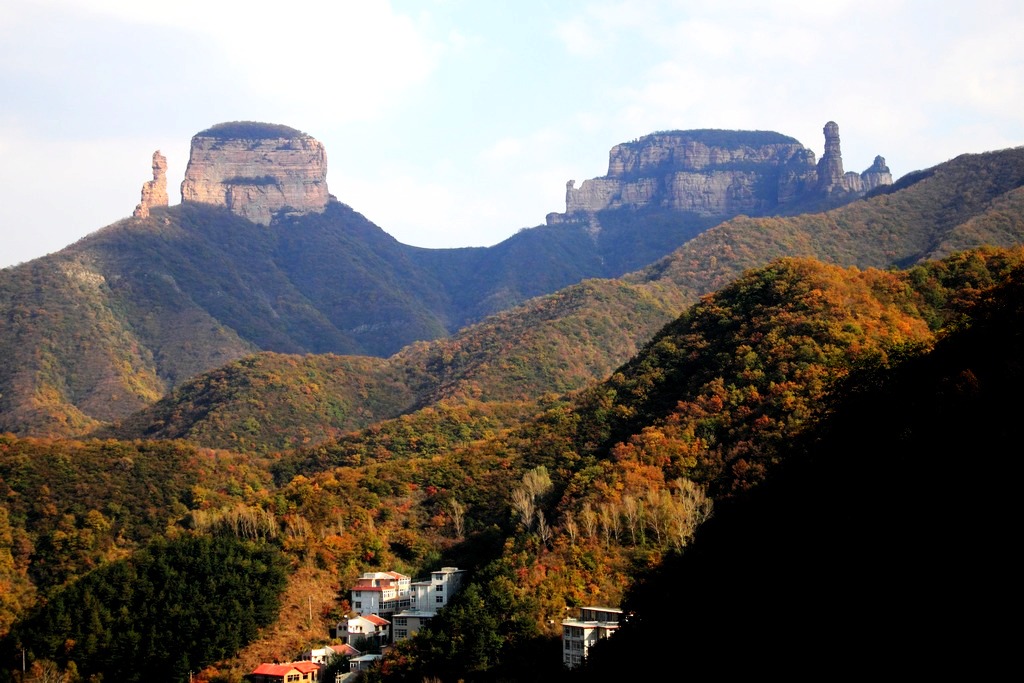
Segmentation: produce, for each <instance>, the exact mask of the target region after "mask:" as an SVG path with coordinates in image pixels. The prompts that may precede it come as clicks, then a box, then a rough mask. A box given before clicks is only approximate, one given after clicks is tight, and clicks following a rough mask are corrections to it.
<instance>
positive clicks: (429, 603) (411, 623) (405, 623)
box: [392, 567, 466, 641]
mask: <svg viewBox="0 0 1024 683" xmlns="http://www.w3.org/2000/svg"><path fill="white" fill-rule="evenodd" d="M465 575H466V570H465V569H458V568H457V567H441V568H440V569H438V570H437V571H434V572H431V573H430V578H429V579H424V580H422V581H414V582H413V583H412V596H411V597H412V599H411V601H410V602H411V606H410V607H409V608H408V609H404V610H402V611H401V612H398V613H397V614H395V615H394V616H393V617H392V619H393V620H394V625H393V628H392V631H393V633H394V637H395V640H396V641H399V640H404V639H406V638H411V637H412V636H413V635H414V634H415V633H416V632H417V631H419V630H420V629H421V628H423V627H424V626H425V625H427V624H428V623H430V620H431V619H432V618H433V617H434V616H435V615H437V611H438V610H439V609H441V608H442V607H444V606H445V605H447V604H448V601H449V600H450V599H451V598H452V596H453V595H455V594H456V593H458V592H459V589H460V588H461V587H462V580H463V578H464V577H465Z"/></svg>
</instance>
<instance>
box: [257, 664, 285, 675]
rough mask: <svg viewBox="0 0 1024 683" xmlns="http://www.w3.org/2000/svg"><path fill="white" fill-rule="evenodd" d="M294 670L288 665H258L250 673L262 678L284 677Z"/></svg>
mask: <svg viewBox="0 0 1024 683" xmlns="http://www.w3.org/2000/svg"><path fill="white" fill-rule="evenodd" d="M294 668H295V667H294V666H291V665H290V664H260V665H259V666H257V667H256V668H255V669H253V670H252V673H254V674H259V675H262V676H284V675H285V674H287V673H288V672H289V671H291V670H292V669H294Z"/></svg>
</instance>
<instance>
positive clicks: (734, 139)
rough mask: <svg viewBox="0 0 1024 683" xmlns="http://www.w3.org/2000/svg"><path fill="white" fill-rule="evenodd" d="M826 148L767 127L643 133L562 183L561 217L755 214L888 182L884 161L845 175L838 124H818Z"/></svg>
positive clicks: (553, 218) (860, 191) (552, 220)
mask: <svg viewBox="0 0 1024 683" xmlns="http://www.w3.org/2000/svg"><path fill="white" fill-rule="evenodd" d="M824 133H825V153H824V155H823V156H822V159H821V162H820V163H815V158H814V152H812V151H811V150H809V149H807V148H805V147H804V146H803V145H801V144H800V143H799V142H797V141H796V140H795V139H794V138H791V137H788V136H785V135H781V134H779V133H774V132H770V131H726V130H688V131H667V132H661V133H654V134H652V135H646V136H644V137H642V138H639V139H637V140H634V141H632V142H627V143H623V144H620V145H616V146H615V147H613V148H612V150H611V152H610V153H609V160H608V174H607V175H606V176H604V177H602V178H592V179H590V180H585V181H583V184H582V185H581V186H580V187H579V188H577V187H576V181H574V180H570V181H569V182H568V183H566V192H565V210H566V213H565V215H561V214H549V215H548V222H549V223H558V222H560V221H561V220H563V219H564V218H565V216H568V215H572V214H577V213H581V212H584V213H593V212H596V211H601V210H604V209H617V208H622V207H644V206H657V207H659V208H665V209H674V210H678V211H689V212H693V213H695V214H698V215H701V216H729V215H736V214H740V213H747V214H753V215H756V214H761V213H765V212H771V211H773V210H775V209H777V208H778V207H780V206H784V205H786V204H789V203H792V202H795V201H800V200H805V199H808V198H814V197H827V196H829V195H832V194H834V193H836V192H844V193H853V194H864V193H865V192H867V191H868V190H871V189H873V188H874V187H877V186H878V185H885V184H891V183H892V176H891V175H890V174H889V169H888V168H887V167H886V166H885V159H883V158H882V157H877V158H876V159H875V164H874V165H873V166H872V167H871V168H870V169H868V170H867V171H865V172H864V173H862V174H859V175H858V174H856V173H844V172H843V161H842V154H841V152H840V149H839V126H837V125H836V124H835V122H833V121H829V122H828V123H827V124H826V125H825V128H824Z"/></svg>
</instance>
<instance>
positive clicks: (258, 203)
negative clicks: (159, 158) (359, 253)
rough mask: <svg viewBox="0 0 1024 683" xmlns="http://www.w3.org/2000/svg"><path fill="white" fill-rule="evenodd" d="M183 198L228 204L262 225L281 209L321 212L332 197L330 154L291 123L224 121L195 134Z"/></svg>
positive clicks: (235, 210) (182, 192)
mask: <svg viewBox="0 0 1024 683" xmlns="http://www.w3.org/2000/svg"><path fill="white" fill-rule="evenodd" d="M181 200H182V202H201V203H204V204H215V205H218V206H224V207H227V208H228V209H230V210H231V211H232V212H233V213H235V214H237V215H239V216H242V217H243V218H247V219H249V220H251V221H252V222H254V223H259V224H262V225H269V224H270V222H271V220H273V218H274V216H275V215H277V214H279V213H281V212H284V213H287V214H304V213H312V212H317V213H319V212H322V211H323V210H324V208H325V207H326V206H327V203H328V201H329V200H330V195H329V193H328V191H327V153H326V151H325V150H324V146H323V145H322V144H321V143H320V142H319V141H317V140H316V139H314V138H312V137H311V136H309V135H306V134H305V133H302V132H300V131H297V130H295V129H294V128H288V127H287V126H280V125H275V124H267V123H256V122H252V121H243V122H233V123H222V124H218V125H216V126H213V127H211V128H208V129H207V130H204V131H202V132H201V133H197V134H196V135H195V136H194V137H193V138H192V150H191V152H190V154H189V161H188V167H187V168H186V170H185V179H184V180H183V181H182V183H181Z"/></svg>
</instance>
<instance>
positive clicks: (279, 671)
mask: <svg viewBox="0 0 1024 683" xmlns="http://www.w3.org/2000/svg"><path fill="white" fill-rule="evenodd" d="M246 678H247V679H249V681H251V683H316V682H317V681H319V680H320V665H319V664H316V663H314V662H287V663H285V664H260V665H259V666H257V667H256V668H255V669H253V670H252V671H251V672H249V673H248V674H247V675H246Z"/></svg>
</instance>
